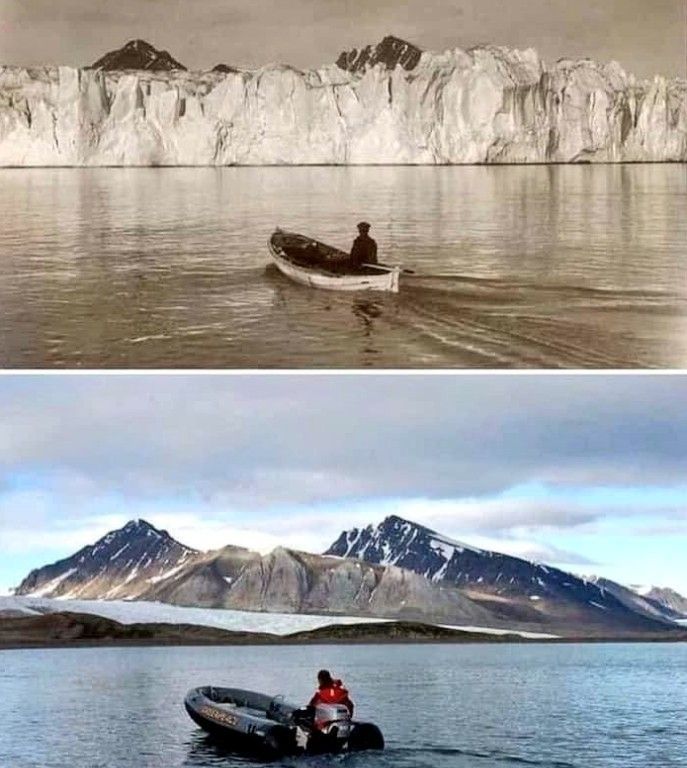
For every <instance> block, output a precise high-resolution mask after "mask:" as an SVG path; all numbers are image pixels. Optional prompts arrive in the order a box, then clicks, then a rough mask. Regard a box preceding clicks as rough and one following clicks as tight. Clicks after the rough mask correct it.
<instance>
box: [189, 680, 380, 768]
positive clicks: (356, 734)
mask: <svg viewBox="0 0 687 768" xmlns="http://www.w3.org/2000/svg"><path fill="white" fill-rule="evenodd" d="M184 706H185V707H186V711H187V712H188V714H189V715H190V716H191V718H192V719H193V720H194V722H196V723H197V724H198V725H199V726H200V727H201V728H203V730H205V731H207V732H208V733H209V734H211V735H212V736H214V737H215V738H217V739H219V740H221V741H222V743H223V745H224V746H226V747H228V748H230V749H231V750H232V751H236V752H244V753H248V754H253V755H258V756H261V757H266V758H276V757H279V756H282V755H299V754H322V753H329V752H332V753H337V752H347V751H350V752H357V751H360V750H365V749H384V737H383V736H382V732H381V731H380V730H379V728H378V727H377V726H376V725H374V724H373V723H361V722H357V721H354V720H352V719H351V717H350V715H349V713H348V710H347V709H346V707H344V706H342V705H340V704H320V705H318V706H317V707H314V708H313V707H305V708H298V707H296V706H294V705H292V704H288V703H287V702H285V701H284V700H283V698H281V697H280V696H268V695H266V694H264V693H257V692H256V691H245V690H242V689H240V688H215V687H212V686H204V687H202V688H194V689H193V690H191V691H189V692H188V693H187V694H186V698H185V699H184Z"/></svg>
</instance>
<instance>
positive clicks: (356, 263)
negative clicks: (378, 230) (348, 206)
mask: <svg viewBox="0 0 687 768" xmlns="http://www.w3.org/2000/svg"><path fill="white" fill-rule="evenodd" d="M369 231H370V225H369V224H368V223H367V222H366V221H361V222H360V224H358V232H359V233H360V234H359V235H358V237H356V239H355V240H354V241H353V248H351V256H350V264H351V266H352V267H360V266H361V265H362V264H376V263H377V243H376V242H375V241H374V240H373V239H372V238H371V237H370V235H369V234H368V233H369Z"/></svg>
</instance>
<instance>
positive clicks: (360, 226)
mask: <svg viewBox="0 0 687 768" xmlns="http://www.w3.org/2000/svg"><path fill="white" fill-rule="evenodd" d="M369 228H370V225H369V224H368V223H367V222H366V221H361V222H359V224H358V229H369Z"/></svg>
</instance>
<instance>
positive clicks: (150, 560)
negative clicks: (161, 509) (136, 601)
mask: <svg viewBox="0 0 687 768" xmlns="http://www.w3.org/2000/svg"><path fill="white" fill-rule="evenodd" d="M198 554H199V553H198V552H197V551H196V550H194V549H190V548H189V547H185V546H184V545H183V544H180V543H179V542H178V541H176V539H173V538H172V537H171V536H170V535H169V534H168V533H167V531H160V530H158V529H157V528H155V527H154V526H152V525H150V523H147V522H146V521H145V520H131V521H130V522H129V523H127V524H126V525H125V526H124V527H123V528H120V529H119V530H117V531H111V532H110V533H108V534H107V535H106V536H103V537H102V538H101V539H99V540H98V541H96V543H95V544H93V545H91V546H87V547H83V549H80V550H79V551H78V552H77V553H76V554H74V555H72V556H71V557H68V558H65V559H64V560H59V561H58V562H56V563H53V564H52V565H46V566H44V567H43V568H37V569H36V570H33V571H31V573H29V575H28V576H27V577H26V578H25V579H24V580H23V581H22V582H21V584H20V585H19V587H18V588H17V591H16V594H18V595H28V594H32V595H37V596H45V597H66V596H69V597H72V598H86V599H89V598H104V599H111V600H115V599H117V598H125V597H127V598H131V597H138V596H140V595H141V594H142V593H143V592H145V591H147V590H149V589H150V587H151V585H154V584H156V583H157V582H161V581H163V580H164V579H165V578H168V577H170V576H172V575H174V573H175V572H176V571H177V570H179V569H180V568H183V566H184V565H185V564H186V563H187V562H190V561H191V560H193V559H195V558H196V557H197V556H198Z"/></svg>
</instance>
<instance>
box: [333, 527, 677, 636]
mask: <svg viewBox="0 0 687 768" xmlns="http://www.w3.org/2000/svg"><path fill="white" fill-rule="evenodd" d="M325 554H330V555H337V556H339V557H344V558H355V559H359V560H362V561H364V562H370V563H378V564H387V563H392V564H393V565H396V566H398V567H401V568H405V569H408V570H411V571H413V572H415V573H418V574H421V575H423V576H424V577H425V578H427V579H429V580H431V581H433V582H435V583H437V584H442V585H451V586H454V587H457V588H459V589H460V591H461V592H462V593H463V594H464V595H465V596H466V597H469V598H470V599H471V600H473V601H474V602H477V603H478V604H479V605H482V606H484V607H489V608H490V609H492V610H496V609H497V608H498V609H500V610H501V612H506V613H507V614H508V613H510V614H511V615H513V617H514V618H518V619H520V620H523V619H525V620H530V621H534V620H536V619H535V617H536V615H537V613H539V612H544V613H545V614H546V615H547V618H549V620H551V619H552V618H553V619H556V620H559V621H567V622H574V621H580V622H587V623H593V624H597V623H600V624H605V623H607V622H609V621H613V620H615V621H618V622H619V623H621V624H622V623H623V622H628V621H629V622H630V623H632V622H634V621H637V620H638V618H639V617H641V619H642V620H646V621H649V622H654V621H656V622H665V623H666V624H668V623H672V622H671V620H670V619H669V618H667V617H666V616H665V615H664V614H662V613H660V612H658V611H652V610H651V609H650V608H649V606H648V605H643V606H641V607H640V605H639V601H635V604H631V603H630V602H629V601H628V600H621V599H619V597H618V595H617V592H616V590H611V589H608V588H606V587H604V586H603V585H601V586H600V585H598V584H596V583H594V582H592V581H588V580H585V579H583V578H580V577H578V576H575V575H574V574H571V573H568V572H566V571H562V570H561V569H559V568H554V567H553V566H548V565H543V564H541V563H535V562H532V561H529V560H524V559H522V558H518V557H514V556H511V555H504V554H500V553H497V552H490V551H487V550H480V549H477V548H475V547H470V546H468V545H465V544H462V543H460V542H457V541H454V540H452V539H449V538H447V537H445V536H443V535H442V534H439V533H437V532H436V531H434V530H432V529H431V528H428V527H426V526H423V525H419V524H417V523H412V522H410V521H408V520H404V519H403V518H400V517H398V516H397V515H390V516H388V517H386V518H385V519H384V520H383V521H382V522H381V523H379V524H378V525H377V526H371V525H370V526H367V527H366V528H362V529H360V528H354V529H351V530H348V531H343V532H342V533H341V535H340V536H339V537H338V538H337V539H336V541H334V542H333V544H332V545H331V546H330V547H329V548H328V549H327V550H326V551H325ZM608 584H609V585H610V584H611V582H609V583H608Z"/></svg>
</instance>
